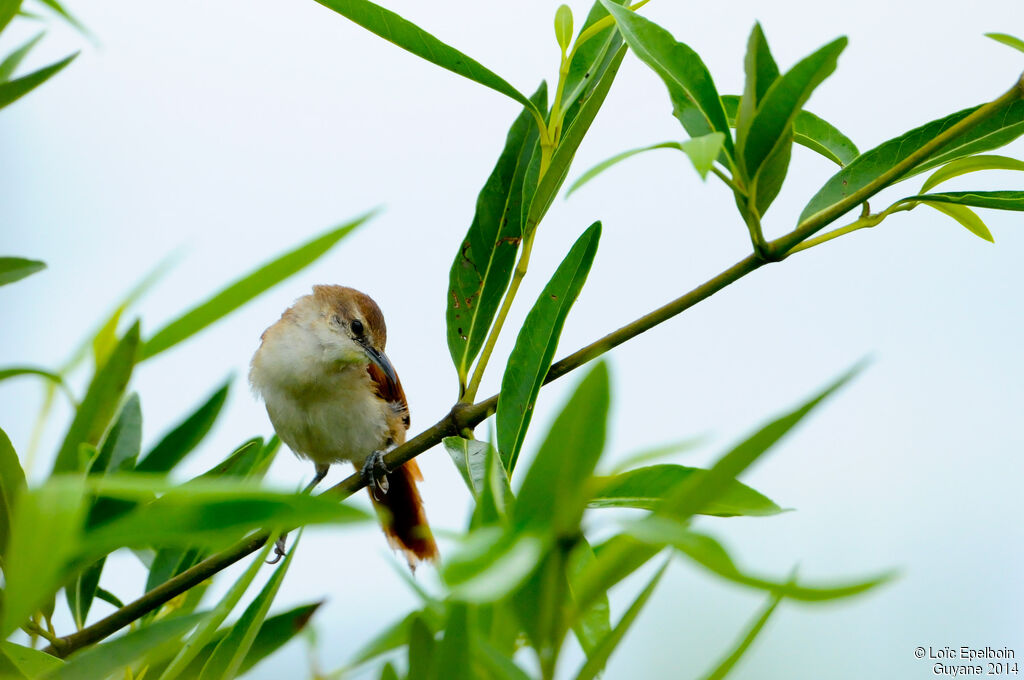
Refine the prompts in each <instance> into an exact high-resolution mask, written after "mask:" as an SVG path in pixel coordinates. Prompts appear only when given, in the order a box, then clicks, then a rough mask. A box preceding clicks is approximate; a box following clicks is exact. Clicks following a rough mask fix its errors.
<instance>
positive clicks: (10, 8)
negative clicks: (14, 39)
mask: <svg viewBox="0 0 1024 680" xmlns="http://www.w3.org/2000/svg"><path fill="white" fill-rule="evenodd" d="M20 8H21V0H0V31H2V30H4V28H6V27H7V24H9V23H10V22H11V19H13V18H14V17H15V16H16V15H17V14H18V10H19V9H20Z"/></svg>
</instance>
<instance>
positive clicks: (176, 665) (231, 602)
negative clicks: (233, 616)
mask: <svg viewBox="0 0 1024 680" xmlns="http://www.w3.org/2000/svg"><path fill="white" fill-rule="evenodd" d="M273 546H274V541H267V544H266V545H265V546H264V547H263V550H261V551H260V553H259V555H257V557H256V558H255V559H253V561H252V562H251V563H250V564H249V566H248V568H246V570H245V572H244V573H243V574H242V576H241V577H240V578H239V579H238V580H237V581H235V582H234V583H233V584H232V585H231V588H230V589H229V590H228V592H227V593H225V594H224V597H222V598H221V600H220V602H218V603H217V606H216V607H214V608H213V610H211V611H210V613H209V614H208V615H206V617H204V619H203V621H202V623H201V624H200V625H199V627H197V628H196V629H195V631H193V633H192V635H190V636H189V638H188V640H186V641H185V644H184V645H182V646H181V648H180V649H179V650H178V653H177V654H176V655H175V656H174V658H173V659H172V660H171V662H170V663H169V664H168V665H167V667H166V668H165V669H164V672H163V673H162V674H161V675H160V680H172V678H176V677H178V676H179V675H181V673H182V671H184V670H185V669H186V668H187V667H188V665H189V664H190V663H191V662H192V660H193V659H195V657H196V656H197V655H198V654H199V653H200V652H201V651H202V650H203V649H204V648H205V647H206V645H208V644H209V643H210V641H211V640H212V639H213V637H214V635H215V634H216V633H217V627H218V626H219V625H220V624H221V623H223V622H224V620H225V619H226V618H227V617H228V614H230V613H231V610H233V609H234V608H235V605H237V604H238V601H239V600H241V599H242V595H244V594H245V591H246V590H248V589H249V586H250V585H251V584H252V582H253V579H255V578H256V575H257V574H258V573H259V570H260V567H261V566H263V563H264V560H266V558H267V555H269V554H270V549H271V548H272V547H273ZM294 549H295V548H294V546H292V550H294ZM290 555H291V551H289V556H290ZM228 637H230V633H228V634H227V635H225V636H224V638H222V639H221V642H220V643H219V644H218V648H219V646H220V644H223V642H224V640H225V639H227V638H228ZM214 655H215V653H214ZM212 656H213V655H211V658H212ZM207 663H209V661H207Z"/></svg>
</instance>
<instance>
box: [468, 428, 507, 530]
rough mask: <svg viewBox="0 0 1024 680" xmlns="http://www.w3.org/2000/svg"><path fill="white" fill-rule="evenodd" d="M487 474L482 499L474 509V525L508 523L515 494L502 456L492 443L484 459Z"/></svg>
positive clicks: (481, 494) (481, 492)
mask: <svg viewBox="0 0 1024 680" xmlns="http://www.w3.org/2000/svg"><path fill="white" fill-rule="evenodd" d="M484 470H485V475H484V479H483V482H484V484H483V488H482V489H481V491H480V500H479V501H477V505H476V509H475V510H474V511H473V522H474V526H488V525H492V524H498V523H507V522H506V520H507V519H508V517H509V515H511V514H512V510H513V507H514V505H515V496H513V494H512V487H511V486H510V485H509V482H508V475H507V474H506V473H505V468H504V466H503V465H502V464H501V456H500V455H499V454H498V451H497V450H496V449H495V448H494V447H493V446H491V445H488V446H487V450H486V452H485V460H484Z"/></svg>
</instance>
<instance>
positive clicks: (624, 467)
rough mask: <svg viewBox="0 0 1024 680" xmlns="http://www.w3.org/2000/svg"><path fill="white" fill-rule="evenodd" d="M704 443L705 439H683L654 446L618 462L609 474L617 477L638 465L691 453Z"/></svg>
mask: <svg viewBox="0 0 1024 680" xmlns="http://www.w3.org/2000/svg"><path fill="white" fill-rule="evenodd" d="M703 443H704V439H703V438H702V437H692V438H690V439H681V440H679V441H675V442H671V443H669V444H662V445H660V446H653V447H651V448H647V449H641V450H640V451H635V452H633V453H631V454H629V455H627V456H626V457H625V458H623V459H622V460H620V461H619V462H617V463H616V464H615V466H614V467H612V469H611V472H610V473H609V474H612V475H617V474H620V473H622V472H628V471H629V470H630V469H632V468H633V467H634V466H636V465H639V464H640V463H649V462H651V461H652V460H657V459H659V458H665V457H666V456H671V455H674V454H677V453H681V452H683V451H689V450H690V449H694V448H697V447H698V446H700V445H701V444H703Z"/></svg>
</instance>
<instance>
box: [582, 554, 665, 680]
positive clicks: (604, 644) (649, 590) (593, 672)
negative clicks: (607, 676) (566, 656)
mask: <svg viewBox="0 0 1024 680" xmlns="http://www.w3.org/2000/svg"><path fill="white" fill-rule="evenodd" d="M668 562H669V561H668V560H665V563H664V564H662V565H661V568H660V569H658V571H657V572H656V573H655V574H654V577H653V578H652V579H651V580H650V582H649V583H648V584H647V585H646V586H645V587H644V589H643V590H641V591H640V594H639V595H637V597H636V599H635V600H634V601H633V604H631V605H630V606H629V609H627V610H626V613H625V614H623V615H622V618H621V619H619V622H618V623H617V624H615V628H613V629H612V630H611V631H610V632H609V633H608V634H607V635H606V636H605V637H604V639H602V640H601V643H600V644H599V645H598V646H597V648H596V649H594V651H593V652H590V653H589V654H587V660H586V662H585V663H584V664H583V667H582V668H581V669H580V671H579V673H577V674H576V680H593V679H594V678H596V677H598V676H599V675H600V674H601V671H603V670H604V667H605V666H606V665H607V664H608V659H609V658H611V655H612V652H614V651H615V648H616V647H618V646H619V643H620V642H622V638H623V637H625V635H626V631H628V630H629V627H630V626H632V625H633V622H634V621H636V617H637V616H639V615H640V611H641V610H642V609H643V608H644V606H645V605H646V604H647V601H648V600H650V599H651V595H652V594H654V589H655V588H656V587H657V586H658V582H659V581H661V577H662V575H663V574H664V573H665V568H666V567H668Z"/></svg>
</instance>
